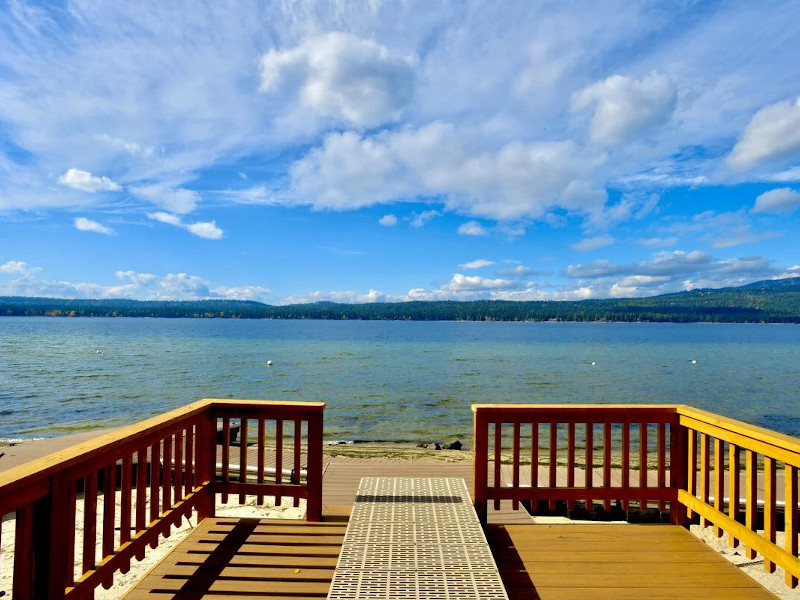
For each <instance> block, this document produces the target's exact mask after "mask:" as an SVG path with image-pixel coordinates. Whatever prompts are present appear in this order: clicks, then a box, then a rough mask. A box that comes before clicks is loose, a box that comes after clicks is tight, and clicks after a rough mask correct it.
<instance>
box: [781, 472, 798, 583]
mask: <svg viewBox="0 0 800 600" xmlns="http://www.w3.org/2000/svg"><path fill="white" fill-rule="evenodd" d="M784 506H785V509H784V510H785V511H786V513H785V515H784V522H785V526H784V530H785V533H786V546H785V548H786V551H787V552H788V553H789V554H791V555H792V556H795V557H796V556H797V534H798V522H797V519H798V510H797V467H794V466H792V465H790V464H787V465H785V470H784ZM786 585H788V586H789V587H790V588H792V589H794V588H796V587H797V576H796V575H792V574H791V573H789V572H788V571H787V572H786Z"/></svg>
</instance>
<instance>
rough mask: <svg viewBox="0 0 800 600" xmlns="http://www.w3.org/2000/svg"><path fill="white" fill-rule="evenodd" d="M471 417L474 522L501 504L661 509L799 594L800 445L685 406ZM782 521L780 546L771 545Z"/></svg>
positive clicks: (507, 409) (526, 409)
mask: <svg viewBox="0 0 800 600" xmlns="http://www.w3.org/2000/svg"><path fill="white" fill-rule="evenodd" d="M472 408H473V412H474V440H473V452H474V481H473V485H474V487H473V490H474V502H475V509H476V511H477V513H478V516H479V517H480V518H481V520H482V521H484V522H485V520H486V518H487V505H488V502H489V501H491V502H493V503H494V505H495V507H497V508H499V504H500V501H501V500H510V501H511V502H512V506H513V508H515V509H518V508H519V502H520V501H523V500H525V501H530V502H531V503H532V504H533V505H534V506H536V505H537V504H538V503H539V502H543V501H546V502H547V503H548V504H549V508H551V509H552V508H555V506H554V505H555V503H556V502H559V501H560V502H565V503H566V504H567V507H568V508H570V509H572V508H574V506H575V502H576V501H582V502H584V503H585V508H586V509H587V510H588V511H590V512H591V511H593V509H594V508H595V507H596V505H595V503H598V505H600V504H601V505H602V507H603V508H604V509H605V510H609V509H610V508H611V504H612V502H613V503H615V505H616V504H617V503H618V505H619V507H620V508H621V509H623V510H626V511H627V510H630V509H631V508H632V506H631V505H635V506H636V507H637V508H638V509H639V510H640V511H642V510H648V509H651V508H652V509H655V508H657V509H659V510H660V511H664V510H665V509H666V508H669V511H670V520H671V522H673V523H678V524H684V525H685V524H688V522H689V520H690V519H693V518H699V519H700V521H701V524H702V525H703V526H708V525H709V524H711V525H713V526H714V530H715V532H716V534H717V536H722V535H723V533H727V534H728V536H729V540H730V544H731V545H732V546H734V547H735V546H737V545H738V544H739V542H740V541H741V542H742V543H743V544H744V545H745V547H746V553H747V556H748V557H750V558H751V559H752V558H755V556H756V553H758V554H761V555H762V557H763V558H764V566H765V570H766V571H768V572H774V571H775V568H776V566H780V567H782V568H783V569H784V570H785V572H786V584H787V585H788V586H790V587H796V586H797V582H798V579H797V578H798V576H799V575H800V560H798V492H797V489H798V468H799V467H800V440H798V439H796V438H792V437H789V436H786V435H782V434H778V433H775V432H772V431H768V430H766V429H762V428H759V427H754V426H752V425H748V424H746V423H742V422H740V421H735V420H733V419H728V418H725V417H720V416H718V415H714V414H712V413H708V412H705V411H701V410H697V409H694V408H691V407H688V406H683V405H656V406H654V405H641V406H635V405H624V406H620V405H499V404H476V405H474V406H473V407H472ZM526 463H527V464H529V465H530V466H527V465H526ZM781 470H782V474H781ZM508 471H510V473H509V472H508ZM522 475H524V477H523V476H522ZM781 475H782V476H781ZM779 484H781V485H782V487H783V496H782V500H781V499H780V498H779V496H778V493H777V490H778V488H779ZM743 490H744V496H743V495H742V491H743ZM597 507H598V508H599V506H597ZM780 516H782V517H783V519H782V520H783V528H782V529H783V537H784V542H783V544H782V546H783V547H781V546H780V545H778V544H777V543H776V540H777V532H778V530H779V529H780V527H779V526H780V525H781V523H780V521H781V519H780V518H779V517H780Z"/></svg>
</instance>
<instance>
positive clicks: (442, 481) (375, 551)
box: [328, 477, 508, 600]
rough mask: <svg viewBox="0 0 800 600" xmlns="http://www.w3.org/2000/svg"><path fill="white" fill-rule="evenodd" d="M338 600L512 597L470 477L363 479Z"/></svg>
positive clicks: (340, 567) (339, 571)
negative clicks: (471, 493)
mask: <svg viewBox="0 0 800 600" xmlns="http://www.w3.org/2000/svg"><path fill="white" fill-rule="evenodd" d="M328 598H329V599H330V600H366V599H378V598H382V599H389V598H392V599H405V598H408V599H412V598H413V599H421V600H455V599H459V600H471V599H474V600H507V599H508V596H507V595H506V592H505V588H504V587H503V583H502V581H501V579H500V575H499V574H498V572H497V566H496V565H495V562H494V559H493V558H492V553H491V550H490V549H489V545H488V544H487V543H486V537H485V536H484V535H483V530H482V528H481V525H480V522H479V521H478V518H477V516H476V514H475V510H474V509H473V507H472V501H471V499H470V496H469V492H468V490H467V486H466V484H465V483H464V480H463V479H459V478H451V477H439V478H411V477H364V478H362V479H361V484H360V485H359V488H358V492H357V494H356V501H355V504H354V506H353V512H352V514H351V517H350V522H349V524H348V526H347V532H346V533H345V537H344V544H343V546H342V552H341V554H340V555H339V561H338V564H337V566H336V571H335V573H334V576H333V581H332V583H331V589H330V592H329V594H328Z"/></svg>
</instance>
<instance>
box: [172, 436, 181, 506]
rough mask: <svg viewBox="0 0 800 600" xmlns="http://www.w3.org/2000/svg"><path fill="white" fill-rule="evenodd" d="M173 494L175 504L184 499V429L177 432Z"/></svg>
mask: <svg viewBox="0 0 800 600" xmlns="http://www.w3.org/2000/svg"><path fill="white" fill-rule="evenodd" d="M173 473H174V477H173V481H172V483H173V486H174V487H173V492H172V497H173V498H174V501H175V502H178V501H179V500H180V499H181V498H183V429H180V430H178V431H176V432H175V470H174V471H173Z"/></svg>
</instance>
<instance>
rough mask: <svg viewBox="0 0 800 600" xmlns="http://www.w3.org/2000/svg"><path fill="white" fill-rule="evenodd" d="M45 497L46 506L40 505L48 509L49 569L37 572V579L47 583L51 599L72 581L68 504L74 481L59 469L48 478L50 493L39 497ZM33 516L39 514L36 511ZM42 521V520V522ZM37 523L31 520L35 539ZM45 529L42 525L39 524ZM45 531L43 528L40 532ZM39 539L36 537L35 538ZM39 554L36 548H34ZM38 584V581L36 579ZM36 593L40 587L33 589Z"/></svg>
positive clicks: (72, 533)
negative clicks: (45, 571) (44, 572)
mask: <svg viewBox="0 0 800 600" xmlns="http://www.w3.org/2000/svg"><path fill="white" fill-rule="evenodd" d="M42 501H43V502H45V501H48V502H47V504H49V506H42V509H43V512H44V511H47V513H48V516H47V519H48V520H49V523H47V525H49V527H48V531H47V536H48V537H47V540H46V541H45V543H46V546H45V548H44V550H45V551H46V552H47V553H48V554H49V557H48V559H47V562H48V573H47V575H46V576H43V575H42V574H41V573H39V572H38V568H39V564H38V562H37V573H36V580H37V582H38V581H39V580H40V579H43V582H42V583H44V584H45V585H48V591H47V597H48V598H50V599H51V600H54V599H55V598H63V597H64V593H65V589H66V587H67V586H68V585H71V584H72V575H73V573H72V569H73V565H72V562H73V557H74V552H75V537H74V536H75V513H74V512H73V510H71V508H72V507H73V506H74V502H75V491H74V484H73V483H72V482H71V481H70V480H69V479H68V478H67V477H66V476H65V474H64V473H63V472H62V473H58V474H56V475H54V476H53V477H52V478H51V479H50V495H49V496H46V497H45V498H43V499H42ZM34 518H38V515H37V516H35V517H34ZM43 525H44V524H43ZM37 527H38V525H37V524H36V523H35V524H34V539H36V532H37ZM42 529H44V527H42ZM40 533H44V532H40ZM37 543H38V541H37ZM35 553H36V554H39V549H38V548H37V550H36V551H35ZM36 587H37V588H39V584H38V583H37V586H36ZM36 591H37V593H38V592H39V589H37V590H36Z"/></svg>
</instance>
